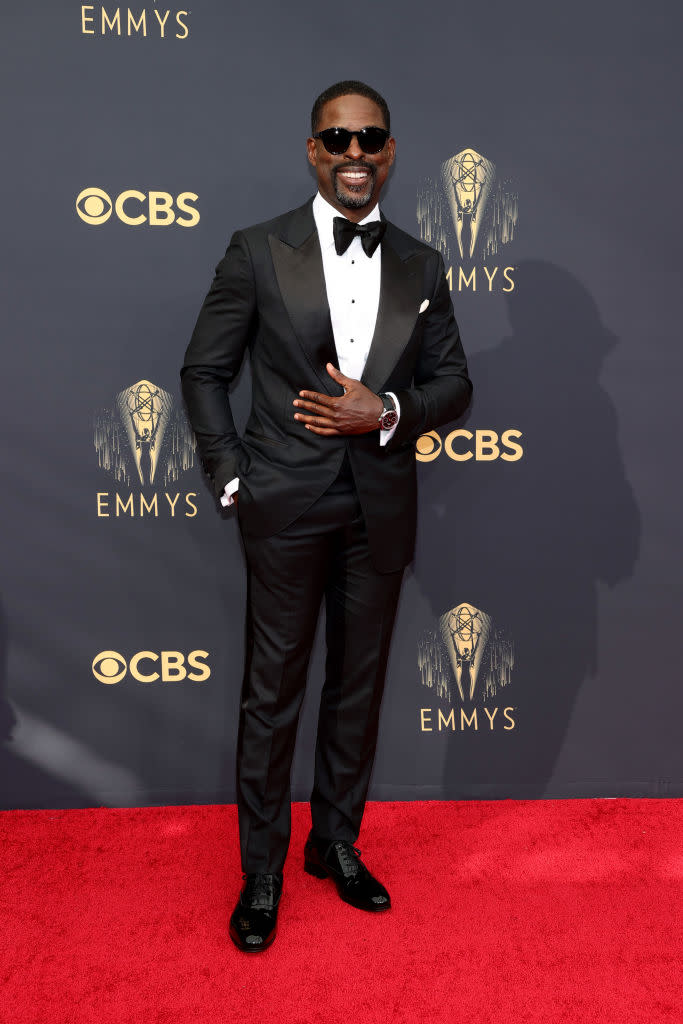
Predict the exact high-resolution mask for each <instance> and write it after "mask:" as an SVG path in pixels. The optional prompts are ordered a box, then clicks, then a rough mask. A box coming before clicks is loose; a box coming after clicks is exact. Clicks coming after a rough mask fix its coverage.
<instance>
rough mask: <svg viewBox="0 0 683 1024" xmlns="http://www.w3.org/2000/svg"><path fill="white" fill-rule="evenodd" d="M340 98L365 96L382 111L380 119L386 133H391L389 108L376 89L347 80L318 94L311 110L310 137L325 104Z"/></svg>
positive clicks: (315, 128)
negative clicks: (382, 120)
mask: <svg viewBox="0 0 683 1024" xmlns="http://www.w3.org/2000/svg"><path fill="white" fill-rule="evenodd" d="M340 96H365V98H366V99H368V100H372V102H373V103H376V104H377V106H378V107H379V109H380V110H381V111H382V117H383V118H384V124H385V126H386V129H387V131H388V132H390V131H391V119H390V116H389V107H388V105H387V101H386V100H385V99H384V97H383V96H380V94H379V93H378V92H377V90H376V89H372V88H371V87H370V86H369V85H366V84H365V82H356V81H353V80H348V81H345V82H337V84H336V85H331V86H330V87H329V89H325V92H321V93H320V95H319V96H318V98H317V100H316V101H315V103H314V104H313V110H312V111H311V135H315V133H316V132H317V130H318V125H319V124H320V115H321V113H322V109H323V107H324V106H325V104H326V103H329V101H330V100H338V99H339V97H340Z"/></svg>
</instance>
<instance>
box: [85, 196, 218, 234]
mask: <svg viewBox="0 0 683 1024" xmlns="http://www.w3.org/2000/svg"><path fill="white" fill-rule="evenodd" d="M198 199H199V196H198V195H196V194H195V193H194V192H181V193H180V195H178V196H176V197H175V199H174V198H173V196H172V195H171V193H170V192H147V193H146V194H145V193H144V192H138V190H137V189H134V188H129V189H126V191H125V192H121V194H120V195H118V196H117V197H116V199H115V200H114V201H113V202H112V200H111V198H110V197H109V196H108V195H107V193H106V192H104V191H103V190H102V189H101V188H84V189H83V191H82V192H79V194H78V195H77V196H76V213H77V214H78V216H79V217H80V218H81V220H84V221H85V223H86V224H104V222H105V221H107V220H109V218H110V217H111V215H112V211H113V212H114V213H115V214H116V216H117V217H118V219H119V220H120V221H123V223H124V224H128V225H130V226H131V227H136V226H137V225H138V224H146V223H148V224H149V225H150V226H151V227H166V226H167V225H169V224H174V223H175V224H178V225H180V227H181V228H193V227H194V226H195V224H198V223H199V210H197V209H195V207H194V206H193V205H192V204H193V203H196V202H197V200H198ZM177 211H180V212H177Z"/></svg>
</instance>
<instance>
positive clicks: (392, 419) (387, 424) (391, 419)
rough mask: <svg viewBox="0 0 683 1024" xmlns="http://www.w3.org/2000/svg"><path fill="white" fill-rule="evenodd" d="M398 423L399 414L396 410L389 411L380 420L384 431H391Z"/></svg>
mask: <svg viewBox="0 0 683 1024" xmlns="http://www.w3.org/2000/svg"><path fill="white" fill-rule="evenodd" d="M397 423H398V413H397V412H396V410H395V409H388V410H387V411H386V412H384V413H382V417H381V419H380V426H381V428H382V430H391V428H392V427H395V426H396V424H397Z"/></svg>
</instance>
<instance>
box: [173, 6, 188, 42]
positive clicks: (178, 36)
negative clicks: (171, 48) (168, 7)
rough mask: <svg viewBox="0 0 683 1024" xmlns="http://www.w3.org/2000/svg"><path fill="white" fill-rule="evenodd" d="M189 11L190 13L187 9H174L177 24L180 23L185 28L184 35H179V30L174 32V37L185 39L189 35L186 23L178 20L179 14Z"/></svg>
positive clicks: (186, 13)
mask: <svg viewBox="0 0 683 1024" xmlns="http://www.w3.org/2000/svg"><path fill="white" fill-rule="evenodd" d="M189 13H190V12H189V11H176V16H175V20H176V21H177V22H178V24H179V25H180V27H181V28H184V29H185V35H184V36H181V35H180V33H179V32H176V34H175V37H176V39H187V37H188V35H189V31H188V28H187V25H186V24H185V22H184V21H181V20H180V15H181V14H185V15H188V14H189Z"/></svg>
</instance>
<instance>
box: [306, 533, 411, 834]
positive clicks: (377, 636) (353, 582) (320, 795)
mask: <svg viewBox="0 0 683 1024" xmlns="http://www.w3.org/2000/svg"><path fill="white" fill-rule="evenodd" d="M330 559H331V561H330V570H329V573H328V580H327V584H326V588H325V606H326V615H327V629H326V634H327V661H326V671H325V684H324V687H323V691H322V696H321V701H320V712H319V719H318V734H317V742H316V753H315V782H314V787H313V792H312V795H311V817H312V822H313V831H314V832H315V833H316V835H319V836H320V837H322V838H329V839H346V840H348V841H350V842H355V841H356V839H357V837H358V833H359V831H360V825H361V820H362V817H363V811H364V809H365V800H366V796H367V791H368V786H369V783H370V774H371V771H372V765H373V761H374V757H375V749H376V745H377V732H378V727H379V713H380V705H381V701H382V694H383V690H384V680H385V674H386V666H387V659H388V655H389V644H390V641H391V634H392V630H393V625H394V619H395V615H396V607H397V604H398V597H399V592H400V587H401V580H402V577H403V570H399V571H398V572H393V573H386V574H385V573H378V572H377V571H376V570H375V569H374V568H373V565H372V563H371V561H370V556H369V552H368V544H367V533H366V530H365V524H364V521H363V518H362V516H361V515H358V516H357V517H356V518H355V519H354V520H353V521H352V522H351V523H350V524H349V525H348V526H347V527H346V528H345V530H344V531H343V534H342V535H337V536H336V537H335V541H334V545H333V550H332V552H331V555H330Z"/></svg>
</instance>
